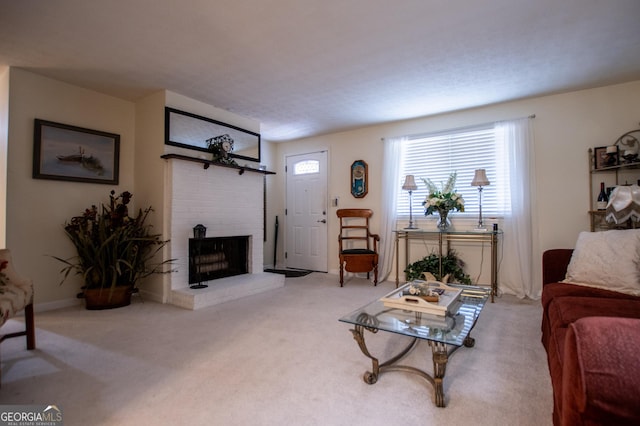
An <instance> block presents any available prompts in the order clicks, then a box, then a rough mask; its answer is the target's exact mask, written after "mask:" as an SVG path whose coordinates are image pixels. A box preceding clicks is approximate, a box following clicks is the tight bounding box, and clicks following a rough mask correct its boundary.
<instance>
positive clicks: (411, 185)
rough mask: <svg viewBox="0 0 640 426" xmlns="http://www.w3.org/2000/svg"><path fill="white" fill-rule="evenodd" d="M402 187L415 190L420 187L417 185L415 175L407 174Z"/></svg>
mask: <svg viewBox="0 0 640 426" xmlns="http://www.w3.org/2000/svg"><path fill="white" fill-rule="evenodd" d="M402 189H404V190H405V191H415V190H416V189H418V185H416V180H415V178H414V177H413V175H407V177H405V178H404V183H403V184H402Z"/></svg>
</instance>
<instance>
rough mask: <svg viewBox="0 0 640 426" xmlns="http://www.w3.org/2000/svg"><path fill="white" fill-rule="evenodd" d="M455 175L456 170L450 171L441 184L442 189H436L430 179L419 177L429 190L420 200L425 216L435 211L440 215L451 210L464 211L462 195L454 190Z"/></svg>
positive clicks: (456, 174)
mask: <svg viewBox="0 0 640 426" xmlns="http://www.w3.org/2000/svg"><path fill="white" fill-rule="evenodd" d="M457 177H458V173H457V172H453V173H451V174H450V175H449V179H447V183H445V184H444V185H441V186H442V189H438V187H437V186H436V185H435V184H434V183H433V182H432V181H431V180H430V179H424V178H421V179H422V181H423V182H424V183H425V185H427V189H428V190H429V194H428V195H427V198H426V199H425V200H424V201H423V202H422V205H423V206H424V208H425V211H424V214H425V216H428V215H430V214H433V213H435V212H438V213H440V215H441V216H442V213H444V215H446V214H447V213H448V212H450V211H451V210H456V211H459V212H463V211H464V198H462V195H460V194H459V193H457V192H455V185H456V179H457Z"/></svg>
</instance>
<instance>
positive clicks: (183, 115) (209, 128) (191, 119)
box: [164, 107, 260, 163]
mask: <svg viewBox="0 0 640 426" xmlns="http://www.w3.org/2000/svg"><path fill="white" fill-rule="evenodd" d="M164 126H165V132H164V133H165V144H166V145H172V146H177V147H181V148H187V149H191V150H195V151H201V152H210V151H209V149H208V144H207V141H208V140H210V139H211V138H216V137H220V136H224V135H228V136H229V137H230V138H231V139H232V140H233V151H232V152H230V153H229V157H230V158H235V159H238V160H246V161H254V162H257V163H259V162H260V134H259V133H256V132H252V131H250V130H246V129H242V128H240V127H237V126H234V125H231V124H227V123H223V122H221V121H217V120H214V119H212V118H208V117H203V116H201V115H197V114H193V113H190V112H186V111H180V110H177V109H174V108H170V107H165V120H164Z"/></svg>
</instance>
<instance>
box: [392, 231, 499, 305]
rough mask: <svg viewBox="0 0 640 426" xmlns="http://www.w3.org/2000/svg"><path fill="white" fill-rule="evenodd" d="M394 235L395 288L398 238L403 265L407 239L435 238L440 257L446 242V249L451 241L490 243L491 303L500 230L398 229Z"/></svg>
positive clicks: (496, 289)
mask: <svg viewBox="0 0 640 426" xmlns="http://www.w3.org/2000/svg"><path fill="white" fill-rule="evenodd" d="M393 232H394V233H395V235H396V241H395V245H396V259H395V260H396V288H398V285H399V284H400V240H404V265H405V266H406V265H408V264H409V259H410V256H409V241H410V240H413V239H417V240H423V241H424V240H435V241H437V244H438V256H439V257H440V259H442V253H443V249H442V247H443V245H444V244H446V251H449V246H450V243H451V242H455V241H458V242H461V241H466V242H471V243H485V242H488V243H490V244H489V245H490V247H491V303H493V302H494V301H495V296H497V295H498V238H499V237H500V236H501V235H502V231H501V230H497V231H488V232H477V231H472V230H469V231H440V230H425V229H398V230H395V231H393ZM440 276H442V261H441V262H440Z"/></svg>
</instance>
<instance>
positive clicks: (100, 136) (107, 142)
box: [33, 118, 120, 185]
mask: <svg viewBox="0 0 640 426" xmlns="http://www.w3.org/2000/svg"><path fill="white" fill-rule="evenodd" d="M119 156H120V135H117V134H114V133H107V132H102V131H99V130H91V129H85V128H82V127H76V126H70V125H67V124H61V123H54V122H52V121H45V120H40V119H37V118H36V119H35V122H34V130H33V178H34V179H53V180H67V181H73V182H90V183H104V184H109V185H117V184H118V171H119V162H120V161H119V160H120V159H119Z"/></svg>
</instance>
